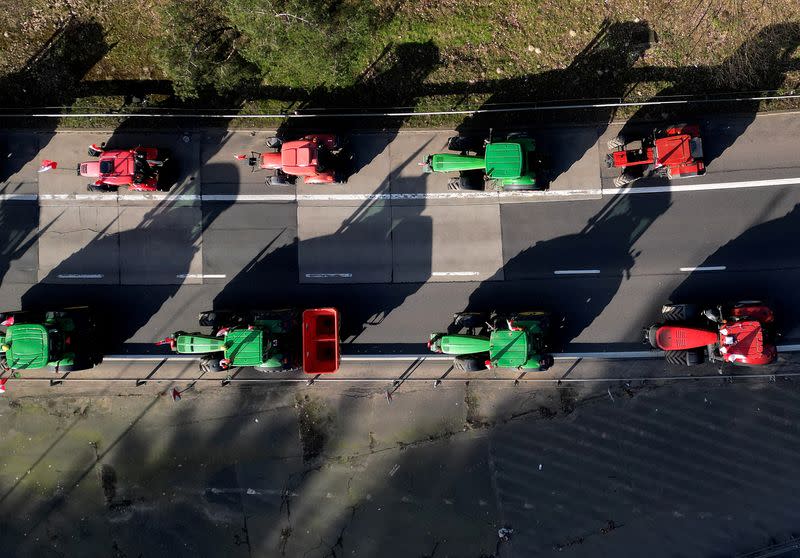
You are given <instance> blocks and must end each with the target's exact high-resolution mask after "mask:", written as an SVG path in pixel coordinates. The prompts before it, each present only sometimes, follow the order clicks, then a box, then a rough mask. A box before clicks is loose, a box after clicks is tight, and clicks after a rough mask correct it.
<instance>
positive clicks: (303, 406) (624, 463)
mask: <svg viewBox="0 0 800 558" xmlns="http://www.w3.org/2000/svg"><path fill="white" fill-rule="evenodd" d="M799 397H800V391H798V388H797V386H796V385H795V383H793V382H790V381H788V380H778V383H770V382H759V383H753V384H748V383H743V382H739V383H734V384H731V383H727V382H723V381H722V380H721V381H720V382H719V383H711V382H707V383H703V384H696V383H675V384H671V385H667V386H662V387H657V388H656V387H645V388H640V389H634V390H624V389H620V388H617V387H614V388H612V389H608V390H607V391H606V390H605V389H600V390H596V391H590V392H587V391H583V390H582V389H575V388H574V387H572V388H569V389H564V390H555V389H553V390H532V389H531V390H529V389H527V388H524V387H517V388H512V387H506V388H493V387H475V386H470V385H457V384H451V385H443V386H439V387H438V388H435V389H434V388H432V387H430V386H425V387H421V386H419V387H411V388H407V387H403V388H402V389H400V390H398V391H397V392H396V393H395V395H394V396H393V398H392V401H391V403H390V402H388V401H387V398H386V396H385V393H384V392H382V391H371V390H360V389H353V388H349V389H346V390H339V389H336V388H330V389H329V388H317V387H314V386H312V387H303V388H296V389H295V388H273V389H261V388H247V387H242V388H232V389H225V390H219V389H206V390H204V391H197V392H195V391H192V390H190V391H188V392H186V393H185V394H184V397H183V398H182V399H181V401H179V402H173V401H172V400H171V398H170V397H169V396H168V394H159V393H158V392H156V391H150V392H147V393H144V394H142V395H139V396H130V395H128V396H114V395H108V396H93V397H84V396H79V395H69V394H64V395H61V396H57V395H51V396H37V397H17V398H14V397H8V394H6V395H4V398H3V399H2V400H0V415H1V418H2V420H3V425H4V429H3V430H4V434H3V436H2V439H0V453H2V455H3V456H4V458H3V459H2V464H0V510H1V513H2V514H3V517H4V518H5V521H3V522H2V526H0V535H1V536H2V540H3V541H4V542H3V546H4V551H5V552H7V553H8V555H10V556H12V555H13V556H22V555H32V556H74V555H79V554H83V555H86V554H93V555H104V556H156V555H170V556H220V555H226V556H234V557H235V556H278V555H280V556H305V557H311V558H313V557H320V558H322V557H324V556H328V557H330V556H340V557H341V556H376V555H378V554H380V555H384V556H398V557H400V556H403V557H408V556H428V557H432V556H435V557H437V558H441V557H448V556H449V557H456V556H459V557H470V558H473V557H474V558H478V557H488V556H534V555H535V556H548V555H551V554H552V555H556V554H558V555H560V556H563V555H568V556H587V557H588V556H592V557H596V556H621V555H628V556H634V555H643V554H644V553H647V554H648V555H650V556H654V557H661V556H665V557H666V556H721V555H726V556H733V555H738V554H742V553H745V552H751V551H755V550H758V549H761V548H766V547H769V546H770V545H775V544H778V543H783V542H785V541H787V540H790V539H791V538H792V537H794V536H796V532H795V531H796V525H797V520H798V513H799V512H798V511H797V510H798V509H800V508H799V507H798V505H797V504H798V499H797V496H796V495H797V494H798V493H800V490H798V489H799V488H800V486H798V481H797V480H795V479H796V475H795V474H794V471H796V470H797V467H798V465H800V453H798V452H797V451H795V450H793V449H792V448H794V447H796V446H797V441H798V436H799V434H798V426H797V425H798V424H800V410H799V409H800V405H798V398H799ZM502 527H507V528H511V529H513V530H514V532H513V535H512V536H511V538H510V540H509V541H507V542H503V541H501V540H500V539H499V538H498V530H499V529H500V528H502ZM89 549H91V550H89Z"/></svg>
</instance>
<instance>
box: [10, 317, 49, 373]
mask: <svg viewBox="0 0 800 558" xmlns="http://www.w3.org/2000/svg"><path fill="white" fill-rule="evenodd" d="M3 345H4V346H5V347H8V350H7V351H6V352H5V353H6V360H7V362H8V366H9V368H12V369H17V370H25V369H32V368H42V367H43V366H45V365H46V364H47V361H48V360H49V358H50V351H49V338H48V334H47V328H46V327H44V326H43V325H39V324H18V325H11V326H8V329H6V336H5V340H4V342H3Z"/></svg>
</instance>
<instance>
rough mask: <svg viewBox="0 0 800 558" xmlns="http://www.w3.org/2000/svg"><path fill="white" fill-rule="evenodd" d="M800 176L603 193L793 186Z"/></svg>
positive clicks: (607, 191)
mask: <svg viewBox="0 0 800 558" xmlns="http://www.w3.org/2000/svg"><path fill="white" fill-rule="evenodd" d="M795 184H800V178H775V179H772V180H743V181H739V182H714V183H710V184H668V185H666V186H626V187H624V188H603V194H611V195H617V194H663V193H667V192H701V191H707V190H731V189H738V188H765V187H768V186H793V185H795Z"/></svg>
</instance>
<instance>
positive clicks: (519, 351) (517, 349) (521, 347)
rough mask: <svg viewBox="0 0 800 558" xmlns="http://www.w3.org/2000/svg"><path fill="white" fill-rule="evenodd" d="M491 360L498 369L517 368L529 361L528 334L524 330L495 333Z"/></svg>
mask: <svg viewBox="0 0 800 558" xmlns="http://www.w3.org/2000/svg"><path fill="white" fill-rule="evenodd" d="M489 360H491V361H492V365H493V366H496V367H498V368H517V367H519V366H522V365H523V364H525V363H526V362H527V361H528V334H527V333H526V332H525V331H524V330H516V331H512V330H499V331H493V332H492V335H491V339H490V341H489Z"/></svg>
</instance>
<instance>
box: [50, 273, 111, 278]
mask: <svg viewBox="0 0 800 558" xmlns="http://www.w3.org/2000/svg"><path fill="white" fill-rule="evenodd" d="M103 277H104V275H103V274H102V273H83V274H81V273H59V274H58V278H59V279H102V278H103Z"/></svg>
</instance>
